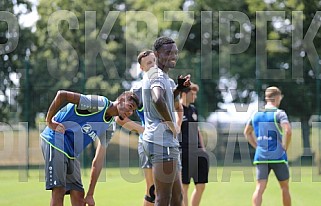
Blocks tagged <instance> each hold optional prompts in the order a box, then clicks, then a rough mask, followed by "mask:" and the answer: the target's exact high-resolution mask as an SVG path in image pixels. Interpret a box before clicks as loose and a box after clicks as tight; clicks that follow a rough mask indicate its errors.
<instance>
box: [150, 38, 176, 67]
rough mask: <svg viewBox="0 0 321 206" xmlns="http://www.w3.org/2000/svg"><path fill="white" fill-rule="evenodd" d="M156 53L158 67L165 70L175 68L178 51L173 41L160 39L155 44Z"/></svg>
mask: <svg viewBox="0 0 321 206" xmlns="http://www.w3.org/2000/svg"><path fill="white" fill-rule="evenodd" d="M154 53H155V56H156V58H157V66H158V67H160V68H161V69H163V68H174V67H175V66H176V62H177V59H178V49H177V46H176V43H175V41H174V40H173V39H171V38H169V37H165V36H162V37H159V38H157V39H156V41H155V43H154Z"/></svg>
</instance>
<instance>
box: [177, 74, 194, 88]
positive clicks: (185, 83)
mask: <svg viewBox="0 0 321 206" xmlns="http://www.w3.org/2000/svg"><path fill="white" fill-rule="evenodd" d="M190 79H191V75H189V74H188V75H186V76H185V77H183V75H180V76H178V77H177V88H176V89H178V90H182V89H185V88H187V87H189V86H191V80H190Z"/></svg>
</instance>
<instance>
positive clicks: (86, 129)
mask: <svg viewBox="0 0 321 206" xmlns="http://www.w3.org/2000/svg"><path fill="white" fill-rule="evenodd" d="M81 130H82V133H84V134H89V133H90V132H91V130H92V127H91V125H90V124H84V125H83V126H82V127H81Z"/></svg>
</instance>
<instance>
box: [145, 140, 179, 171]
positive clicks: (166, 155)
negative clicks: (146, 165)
mask: <svg viewBox="0 0 321 206" xmlns="http://www.w3.org/2000/svg"><path fill="white" fill-rule="evenodd" d="M143 148H144V151H145V154H146V155H147V158H149V159H150V161H151V162H152V163H158V162H168V161H174V160H177V162H178V166H180V152H179V148H178V147H163V146H162V145H158V144H154V143H151V142H147V141H143Z"/></svg>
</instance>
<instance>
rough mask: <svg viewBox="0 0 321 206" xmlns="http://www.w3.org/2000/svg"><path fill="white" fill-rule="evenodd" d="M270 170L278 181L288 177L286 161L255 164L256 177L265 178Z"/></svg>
mask: <svg viewBox="0 0 321 206" xmlns="http://www.w3.org/2000/svg"><path fill="white" fill-rule="evenodd" d="M271 170H273V171H274V174H275V176H276V178H277V179H278V181H284V180H288V179H289V178H290V174H289V167H288V164H287V163H259V164H257V165H256V179H257V180H267V179H268V177H269V174H270V172H271Z"/></svg>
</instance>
